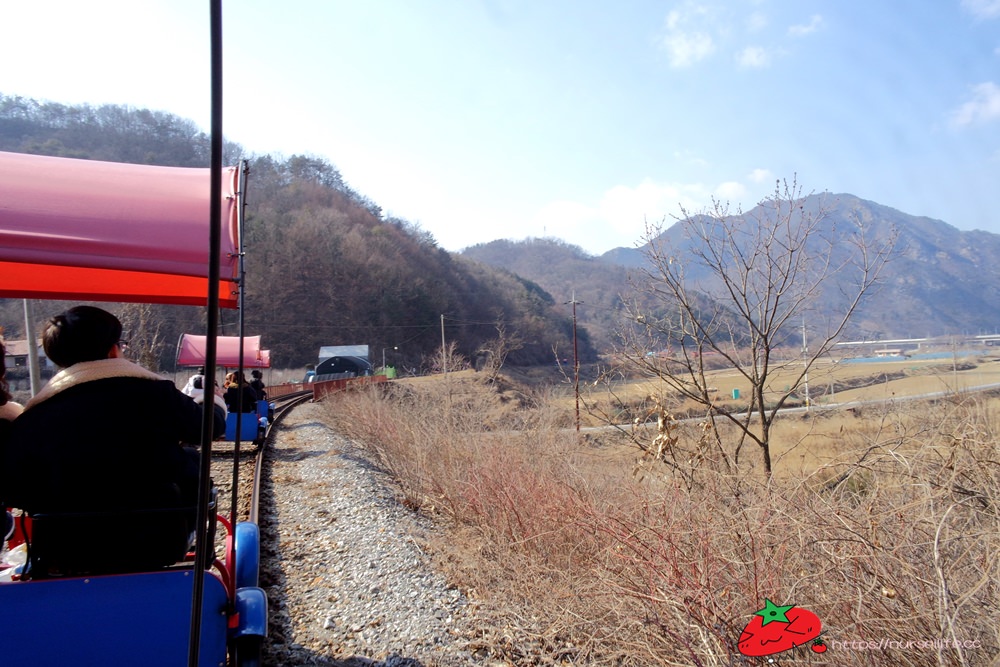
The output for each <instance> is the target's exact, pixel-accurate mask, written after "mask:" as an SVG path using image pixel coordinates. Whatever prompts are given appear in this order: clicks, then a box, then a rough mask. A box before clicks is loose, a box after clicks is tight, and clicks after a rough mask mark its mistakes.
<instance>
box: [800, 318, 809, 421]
mask: <svg viewBox="0 0 1000 667" xmlns="http://www.w3.org/2000/svg"><path fill="white" fill-rule="evenodd" d="M802 363H803V364H805V367H806V368H805V374H804V377H803V379H804V380H805V392H806V412H808V411H809V347H808V346H807V345H806V318H805V317H803V318H802Z"/></svg>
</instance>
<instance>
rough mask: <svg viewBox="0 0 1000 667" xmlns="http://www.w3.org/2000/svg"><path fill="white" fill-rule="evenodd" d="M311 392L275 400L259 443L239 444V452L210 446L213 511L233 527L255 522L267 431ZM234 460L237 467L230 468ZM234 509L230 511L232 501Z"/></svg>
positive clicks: (231, 447) (227, 445) (224, 444)
mask: <svg viewBox="0 0 1000 667" xmlns="http://www.w3.org/2000/svg"><path fill="white" fill-rule="evenodd" d="M312 395H313V394H312V391H300V392H294V393H291V394H286V395H284V396H280V397H278V398H275V399H274V400H273V401H272V403H274V418H273V419H272V420H271V421H270V423H269V424H268V426H267V432H266V434H265V435H264V438H263V441H262V442H261V443H259V444H258V443H254V442H241V443H240V446H239V449H238V450H237V448H236V447H235V443H231V442H221V443H213V446H212V466H211V469H212V480H213V482H214V484H215V487H216V488H217V489H218V492H219V493H218V507H217V509H216V512H217V513H218V514H222V515H223V516H226V517H227V518H229V519H230V521H231V522H232V523H233V525H235V524H236V523H237V522H238V521H250V522H251V523H258V518H259V516H258V515H259V508H260V484H261V479H262V474H261V471H262V467H263V461H264V455H265V453H266V450H267V447H268V443H269V442H270V440H271V437H272V435H271V430H272V429H273V428H275V427H276V426H277V425H278V424H280V423H281V421H282V419H283V418H284V417H285V415H287V414H288V413H289V412H290V411H291V410H292V409H293V408H294V407H295V406H296V405H298V404H300V403H302V402H303V401H308V400H310V399H311V398H312ZM234 459H236V460H238V463H239V465H234ZM234 474H235V476H236V487H237V488H236V490H235V491H234V490H233V476H234ZM234 497H235V500H236V506H235V508H233V498H234Z"/></svg>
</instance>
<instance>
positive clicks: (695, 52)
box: [663, 31, 715, 67]
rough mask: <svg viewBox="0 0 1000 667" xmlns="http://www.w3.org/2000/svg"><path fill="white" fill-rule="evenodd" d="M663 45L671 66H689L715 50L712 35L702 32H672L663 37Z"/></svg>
mask: <svg viewBox="0 0 1000 667" xmlns="http://www.w3.org/2000/svg"><path fill="white" fill-rule="evenodd" d="M663 46H664V48H665V49H666V51H667V56H668V57H669V58H670V64H671V66H673V67H690V66H691V65H693V64H695V63H696V62H698V61H700V60H704V59H705V58H707V57H708V56H710V55H712V53H714V52H715V43H714V42H713V41H712V37H711V36H710V35H707V34H705V33H703V32H695V33H682V32H679V31H677V32H672V33H670V34H668V35H667V36H665V37H664V38H663Z"/></svg>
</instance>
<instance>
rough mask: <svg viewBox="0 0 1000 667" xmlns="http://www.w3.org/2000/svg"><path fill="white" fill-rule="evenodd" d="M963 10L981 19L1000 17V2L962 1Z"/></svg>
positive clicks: (993, 0)
mask: <svg viewBox="0 0 1000 667" xmlns="http://www.w3.org/2000/svg"><path fill="white" fill-rule="evenodd" d="M962 8H963V9H965V10H966V11H967V12H969V13H970V14H972V15H973V16H975V17H976V18H980V19H995V18H997V17H998V16H1000V0H962Z"/></svg>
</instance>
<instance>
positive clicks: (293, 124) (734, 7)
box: [0, 0, 1000, 255]
mask: <svg viewBox="0 0 1000 667" xmlns="http://www.w3.org/2000/svg"><path fill="white" fill-rule="evenodd" d="M223 33H224V37H223V61H224V74H223V91H224V92H223V99H224V102H223V119H222V124H223V131H224V134H225V136H226V138H227V139H228V140H231V141H234V142H236V143H239V144H240V145H242V146H243V147H244V149H245V150H246V151H248V152H249V153H250V154H256V155H261V154H271V155H274V156H276V157H280V158H287V157H291V156H292V155H310V156H314V157H320V158H323V159H325V160H327V161H329V162H330V163H331V164H333V165H334V166H335V167H336V168H337V169H338V170H339V171H340V173H341V175H342V176H343V178H344V179H345V181H346V182H347V183H348V184H349V185H350V186H351V187H352V188H353V189H354V190H355V191H356V192H358V193H360V194H361V195H364V196H366V197H368V198H369V199H371V200H372V201H374V202H375V203H376V204H378V205H379V206H381V207H382V209H383V211H384V213H385V214H386V215H387V216H394V217H398V218H403V219H405V220H407V221H409V222H411V223H415V224H417V225H419V226H420V227H421V228H422V229H423V230H425V231H427V232H429V233H430V234H431V235H433V237H434V238H435V239H436V240H437V242H438V244H439V245H440V246H441V247H443V248H445V249H447V250H451V251H458V250H461V249H463V248H466V247H468V246H471V245H475V244H477V243H487V242H489V241H493V240H496V239H511V240H522V239H526V238H558V239H561V240H563V241H565V242H566V243H569V244H572V245H576V246H579V247H580V248H582V249H583V250H584V251H586V252H588V253H590V254H594V255H599V254H601V253H604V252H606V251H608V250H611V249H613V248H618V247H636V246H638V245H640V244H641V243H642V241H643V238H644V235H645V234H646V233H647V230H648V229H649V227H648V225H654V226H655V225H657V224H663V225H669V224H671V223H672V222H673V221H674V220H675V219H676V218H677V217H678V216H681V215H682V212H684V211H686V212H689V213H696V212H700V211H702V210H704V209H705V208H707V207H708V206H710V205H711V204H712V201H713V198H714V199H715V200H719V201H722V202H729V204H730V207H731V209H733V210H735V209H736V207H742V208H743V209H744V210H748V209H750V208H752V207H753V206H754V205H756V204H757V202H759V201H760V200H761V199H762V198H764V197H766V196H768V195H771V194H773V193H774V191H775V186H776V184H777V182H778V181H779V180H782V181H789V182H790V181H792V180H793V179H795V180H796V181H797V183H798V184H799V186H801V188H802V191H803V193H804V194H809V193H811V192H831V193H850V194H853V195H856V196H858V197H861V198H863V199H868V200H871V201H874V202H877V203H879V204H884V205H886V206H890V207H892V208H896V209H898V210H900V211H903V212H904V213H909V214H912V215H919V216H927V217H931V218H936V219H939V220H943V221H945V222H947V223H949V224H951V225H953V226H955V227H957V228H958V229H962V230H972V229H982V230H986V231H990V232H994V233H1000V215H998V214H997V211H996V208H997V207H996V202H995V196H996V193H997V192H998V190H1000V188H998V186H1000V0H933V1H929V2H909V1H907V2H901V1H896V2H871V1H870V0H743V1H736V0H730V1H728V2H724V1H717V2H715V1H710V0H704V1H702V0H681V1H679V2H669V1H666V2H665V1H659V2H656V1H653V0H626V1H624V2H613V1H611V0H603V1H600V2H598V1H596V0H282V1H281V2H276V1H275V0H238V1H237V0H225V1H224V2H223ZM209 54H210V44H209V3H208V2H207V1H206V0H91V1H90V2H86V3H83V2H80V1H79V0H47V1H46V2H44V3H29V2H15V1H14V0H8V1H7V2H4V3H3V4H2V5H0V93H2V94H4V95H19V96H22V97H28V98H33V99H36V100H39V101H46V102H58V103H62V104H85V103H86V104H91V105H94V106H98V105H101V104H120V105H128V106H130V107H135V108H148V109H153V110H157V111H165V112H169V113H173V114H176V115H178V116H180V117H183V118H186V119H190V120H192V121H194V122H195V123H196V124H197V125H198V126H199V127H201V128H202V129H204V130H205V131H206V132H207V131H208V129H209V128H210V122H211V116H210V74H209ZM250 179H251V180H250V183H249V187H250V188H251V189H252V187H253V181H252V179H253V175H252V173H251V175H250Z"/></svg>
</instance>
